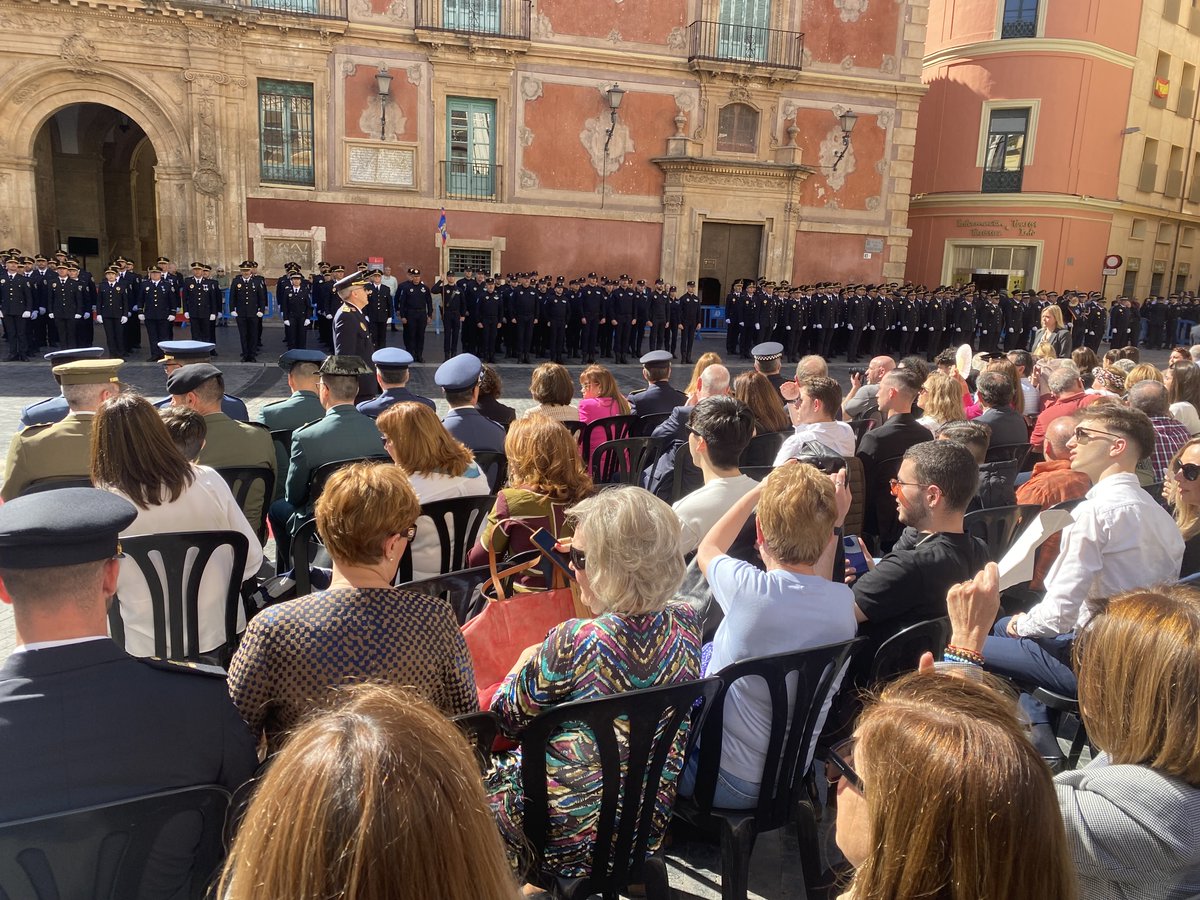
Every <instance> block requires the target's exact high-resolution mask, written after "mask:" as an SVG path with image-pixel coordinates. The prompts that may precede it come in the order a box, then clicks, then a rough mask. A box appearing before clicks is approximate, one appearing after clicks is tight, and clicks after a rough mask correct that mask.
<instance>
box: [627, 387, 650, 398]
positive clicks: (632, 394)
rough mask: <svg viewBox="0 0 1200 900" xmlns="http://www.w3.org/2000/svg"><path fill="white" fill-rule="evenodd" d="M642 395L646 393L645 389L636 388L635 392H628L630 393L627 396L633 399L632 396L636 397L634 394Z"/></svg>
mask: <svg viewBox="0 0 1200 900" xmlns="http://www.w3.org/2000/svg"><path fill="white" fill-rule="evenodd" d="M644 393H646V389H645V388H638V389H637V390H636V391H630V392H629V396H630V397H633V396H634V395H636V394H644Z"/></svg>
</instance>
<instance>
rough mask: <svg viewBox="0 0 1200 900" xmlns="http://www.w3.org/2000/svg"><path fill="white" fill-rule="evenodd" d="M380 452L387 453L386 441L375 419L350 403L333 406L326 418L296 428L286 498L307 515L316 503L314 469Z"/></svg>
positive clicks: (289, 464)
mask: <svg viewBox="0 0 1200 900" xmlns="http://www.w3.org/2000/svg"><path fill="white" fill-rule="evenodd" d="M379 456H383V444H382V443H381V441H380V437H379V429H378V428H376V427H375V420H374V419H372V418H370V417H369V416H364V415H363V414H362V413H360V412H359V411H358V410H357V409H355V408H354V407H353V406H351V405H350V404H349V403H342V404H339V405H337V406H334V407H331V408H330V409H328V410H326V412H325V415H324V417H323V418H320V419H318V420H317V421H315V422H313V423H312V424H311V425H305V426H304V427H303V428H298V429H296V430H295V431H294V432H292V453H291V459H290V461H289V462H288V471H287V482H286V484H285V485H284V489H283V496H284V499H285V500H287V502H288V503H289V504H291V506H292V507H293V508H294V509H295V510H296V513H297V514H298V516H299V517H303V518H307V517H308V516H309V515H311V507H312V504H311V502H310V500H309V497H308V479H309V477H310V476H311V475H312V473H313V472H315V471H316V470H317V469H318V468H319V467H320V466H323V465H324V464H325V463H329V462H336V461H338V460H342V459H359V458H366V457H379ZM294 525H295V521H294V520H293V527H294Z"/></svg>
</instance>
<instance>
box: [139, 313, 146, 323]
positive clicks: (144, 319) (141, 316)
mask: <svg viewBox="0 0 1200 900" xmlns="http://www.w3.org/2000/svg"><path fill="white" fill-rule="evenodd" d="M138 321H139V322H145V321H146V314H145V313H138Z"/></svg>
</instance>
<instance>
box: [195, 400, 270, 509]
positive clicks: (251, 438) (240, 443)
mask: <svg viewBox="0 0 1200 900" xmlns="http://www.w3.org/2000/svg"><path fill="white" fill-rule="evenodd" d="M204 421H205V424H207V425H208V436H207V437H206V438H205V441H204V449H203V450H201V451H200V459H199V463H200V465H202V466H212V467H213V468H214V469H224V468H228V467H237V468H269V469H270V470H271V471H272V472H274V473H275V476H276V478H278V477H279V471H278V469H277V468H276V465H277V464H276V462H275V446H274V444H273V442H272V441H271V435H270V433H269V432H268V431H267V429H266V428H263V427H262V426H261V425H250V424H247V423H245V422H237V421H235V420H233V419H231V418H229V416H227V415H225V413H223V412H215V413H209V414H208V415H206V416H205V417H204ZM269 504H270V498H268V497H263V492H262V486H261V484H258V483H256V484H255V485H254V486H253V487H252V488H251V489H250V494H249V496H247V498H246V504H245V506H244V507H243V509H242V512H244V513H245V514H246V518H247V519H248V520H249V521H250V524H251V525H252V526H253V527H254V528H258V526H259V523H260V522H262V520H263V518H262V517H263V511H264V509H265V507H266V506H267V505H269Z"/></svg>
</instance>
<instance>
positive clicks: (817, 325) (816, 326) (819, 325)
mask: <svg viewBox="0 0 1200 900" xmlns="http://www.w3.org/2000/svg"><path fill="white" fill-rule="evenodd" d="M822 327H824V326H822V325H821V324H820V323H819V322H818V323H817V324H816V325H814V326H813V328H822Z"/></svg>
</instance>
